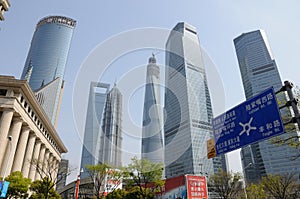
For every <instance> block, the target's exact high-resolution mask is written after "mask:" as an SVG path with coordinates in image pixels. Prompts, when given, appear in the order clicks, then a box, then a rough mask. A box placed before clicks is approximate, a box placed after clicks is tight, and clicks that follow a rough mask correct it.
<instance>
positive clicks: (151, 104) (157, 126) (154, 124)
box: [142, 55, 163, 163]
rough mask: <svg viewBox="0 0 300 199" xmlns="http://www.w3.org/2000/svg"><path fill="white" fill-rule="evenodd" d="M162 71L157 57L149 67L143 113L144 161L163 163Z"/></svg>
mask: <svg viewBox="0 0 300 199" xmlns="http://www.w3.org/2000/svg"><path fill="white" fill-rule="evenodd" d="M159 106H160V71H159V67H158V65H157V64H156V59H155V56H154V55H152V57H150V58H149V64H148V65H147V76H146V89H145V99H144V112H143V130H142V159H147V160H149V161H150V162H153V163H163V140H162V124H161V113H160V108H159Z"/></svg>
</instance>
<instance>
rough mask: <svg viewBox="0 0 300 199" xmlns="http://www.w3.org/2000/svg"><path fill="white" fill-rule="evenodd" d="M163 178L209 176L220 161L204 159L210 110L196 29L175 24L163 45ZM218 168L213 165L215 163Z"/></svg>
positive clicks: (209, 126) (210, 132) (208, 131)
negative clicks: (164, 58)
mask: <svg viewBox="0 0 300 199" xmlns="http://www.w3.org/2000/svg"><path fill="white" fill-rule="evenodd" d="M165 75H166V78H165V81H166V90H165V114H164V121H165V124H164V138H165V155H164V157H165V175H166V178H170V177H174V176H180V175H183V174H201V173H207V175H211V174H213V173H214V171H215V167H217V166H219V168H221V167H222V163H221V158H219V157H217V158H216V159H214V160H212V159H207V149H206V141H207V140H208V139H210V138H211V137H212V125H211V121H212V116H213V115H212V107H211V100H210V94H209V90H208V86H207V80H206V73H205V67H204V63H203V60H202V54H201V49H200V44H199V39H198V35H197V31H196V28H194V27H193V26H191V25H189V24H187V23H178V24H177V25H176V26H175V27H174V28H173V30H172V31H171V33H170V35H169V38H168V41H167V43H166V72H165ZM217 162H218V163H219V164H215V163H217Z"/></svg>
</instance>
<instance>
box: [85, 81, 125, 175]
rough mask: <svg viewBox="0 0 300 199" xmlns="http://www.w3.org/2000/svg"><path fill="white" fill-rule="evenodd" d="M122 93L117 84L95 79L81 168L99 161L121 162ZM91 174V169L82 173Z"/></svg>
mask: <svg viewBox="0 0 300 199" xmlns="http://www.w3.org/2000/svg"><path fill="white" fill-rule="evenodd" d="M121 124H122V94H121V93H120V91H119V89H118V88H117V87H116V85H115V86H114V87H113V88H112V89H111V90H109V84H104V83H98V82H91V85H90V94H89V102H88V109H87V116H86V124H85V132H84V140H83V148H82V156H81V168H83V169H84V168H85V165H86V164H89V165H96V164H99V163H105V164H109V165H111V166H121V164H122V163H121V158H122V157H121V156H122V153H121V147H122V126H121ZM81 176H82V177H87V176H88V173H87V172H84V173H83V174H81Z"/></svg>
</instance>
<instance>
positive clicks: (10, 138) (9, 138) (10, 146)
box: [2, 136, 12, 182]
mask: <svg viewBox="0 0 300 199" xmlns="http://www.w3.org/2000/svg"><path fill="white" fill-rule="evenodd" d="M8 140H9V153H8V157H7V160H6V165H5V169H4V174H3V177H2V181H3V182H4V179H5V177H6V173H7V169H8V162H9V161H10V157H11V148H12V144H11V141H12V136H8Z"/></svg>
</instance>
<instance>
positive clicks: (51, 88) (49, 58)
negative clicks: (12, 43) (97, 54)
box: [21, 16, 76, 125]
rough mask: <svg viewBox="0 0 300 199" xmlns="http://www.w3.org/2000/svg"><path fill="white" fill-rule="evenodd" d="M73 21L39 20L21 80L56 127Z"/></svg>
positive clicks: (57, 19) (51, 17)
mask: <svg viewBox="0 0 300 199" xmlns="http://www.w3.org/2000/svg"><path fill="white" fill-rule="evenodd" d="M75 25H76V21H75V20H73V19H70V18H67V17H63V16H49V17H45V18H43V19H41V20H40V21H39V22H38V24H37V26H36V28H35V32H34V35H33V38H32V41H31V45H30V49H29V52H28V55H27V59H26V62H25V66H24V69H23V73H22V76H21V79H26V80H27V81H28V82H29V85H30V86H31V88H32V90H33V91H34V92H35V93H36V96H37V98H38V101H39V103H40V104H41V106H42V107H43V109H44V110H45V112H46V114H47V116H48V117H49V118H50V120H51V122H52V124H54V125H55V124H56V122H57V118H58V114H59V107H60V102H61V98H62V92H63V87H64V80H63V79H64V73H65V67H66V63H67V57H68V53H69V49H70V44H71V39H72V35H73V30H74V28H75Z"/></svg>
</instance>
